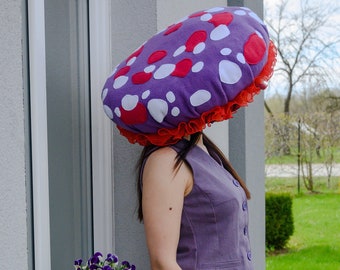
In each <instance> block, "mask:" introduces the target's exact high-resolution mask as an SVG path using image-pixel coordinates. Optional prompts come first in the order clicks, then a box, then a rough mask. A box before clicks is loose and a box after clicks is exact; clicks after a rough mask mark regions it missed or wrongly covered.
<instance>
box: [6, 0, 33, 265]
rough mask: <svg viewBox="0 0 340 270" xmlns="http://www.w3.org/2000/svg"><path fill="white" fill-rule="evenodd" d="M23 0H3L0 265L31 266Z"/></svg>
mask: <svg viewBox="0 0 340 270" xmlns="http://www.w3.org/2000/svg"><path fill="white" fill-rule="evenodd" d="M22 3H23V1H21V0H2V1H0V37H1V43H0V44H1V45H0V79H1V88H0V108H1V113H0V149H1V150H0V186H1V192H0V243H1V244H0V269H8V268H13V267H14V264H16V266H18V265H20V268H21V269H28V252H27V241H28V240H27V239H28V238H27V216H26V215H27V202H26V183H25V129H24V89H23V85H24V83H23V68H22V67H23V44H22V38H23V28H22ZM14 268H15V267H14Z"/></svg>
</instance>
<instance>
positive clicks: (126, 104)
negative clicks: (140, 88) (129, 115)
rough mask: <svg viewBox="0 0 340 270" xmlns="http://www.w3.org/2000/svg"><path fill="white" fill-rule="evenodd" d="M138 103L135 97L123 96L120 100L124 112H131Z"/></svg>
mask: <svg viewBox="0 0 340 270" xmlns="http://www.w3.org/2000/svg"><path fill="white" fill-rule="evenodd" d="M137 103H138V96H137V95H125V96H124V97H123V98H122V107H123V109H124V110H126V111H132V110H133V109H134V108H135V107H136V106H137Z"/></svg>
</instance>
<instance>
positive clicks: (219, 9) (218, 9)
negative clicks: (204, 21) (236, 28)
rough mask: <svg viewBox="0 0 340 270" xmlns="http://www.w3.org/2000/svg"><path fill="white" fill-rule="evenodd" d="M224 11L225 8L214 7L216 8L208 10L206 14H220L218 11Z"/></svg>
mask: <svg viewBox="0 0 340 270" xmlns="http://www.w3.org/2000/svg"><path fill="white" fill-rule="evenodd" d="M222 10H224V8H223V7H214V8H211V9H208V10H206V12H218V11H222Z"/></svg>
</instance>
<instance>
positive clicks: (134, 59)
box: [126, 56, 137, 66]
mask: <svg viewBox="0 0 340 270" xmlns="http://www.w3.org/2000/svg"><path fill="white" fill-rule="evenodd" d="M136 59H137V57H136V56H134V57H132V58H131V59H130V60H129V61H128V62H127V63H126V65H127V66H131V65H132V64H133V63H134V62H135V61H136Z"/></svg>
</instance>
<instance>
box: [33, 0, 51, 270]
mask: <svg viewBox="0 0 340 270" xmlns="http://www.w3.org/2000/svg"><path fill="white" fill-rule="evenodd" d="M28 42H29V88H30V108H31V119H30V122H31V140H32V141H31V143H32V146H31V149H32V188H33V191H32V193H33V196H32V197H33V230H34V265H35V267H34V269H35V270H45V269H51V247H50V218H49V217H50V214H49V178H48V148H47V147H48V146H47V109H46V54H45V12H44V0H31V1H28Z"/></svg>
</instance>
